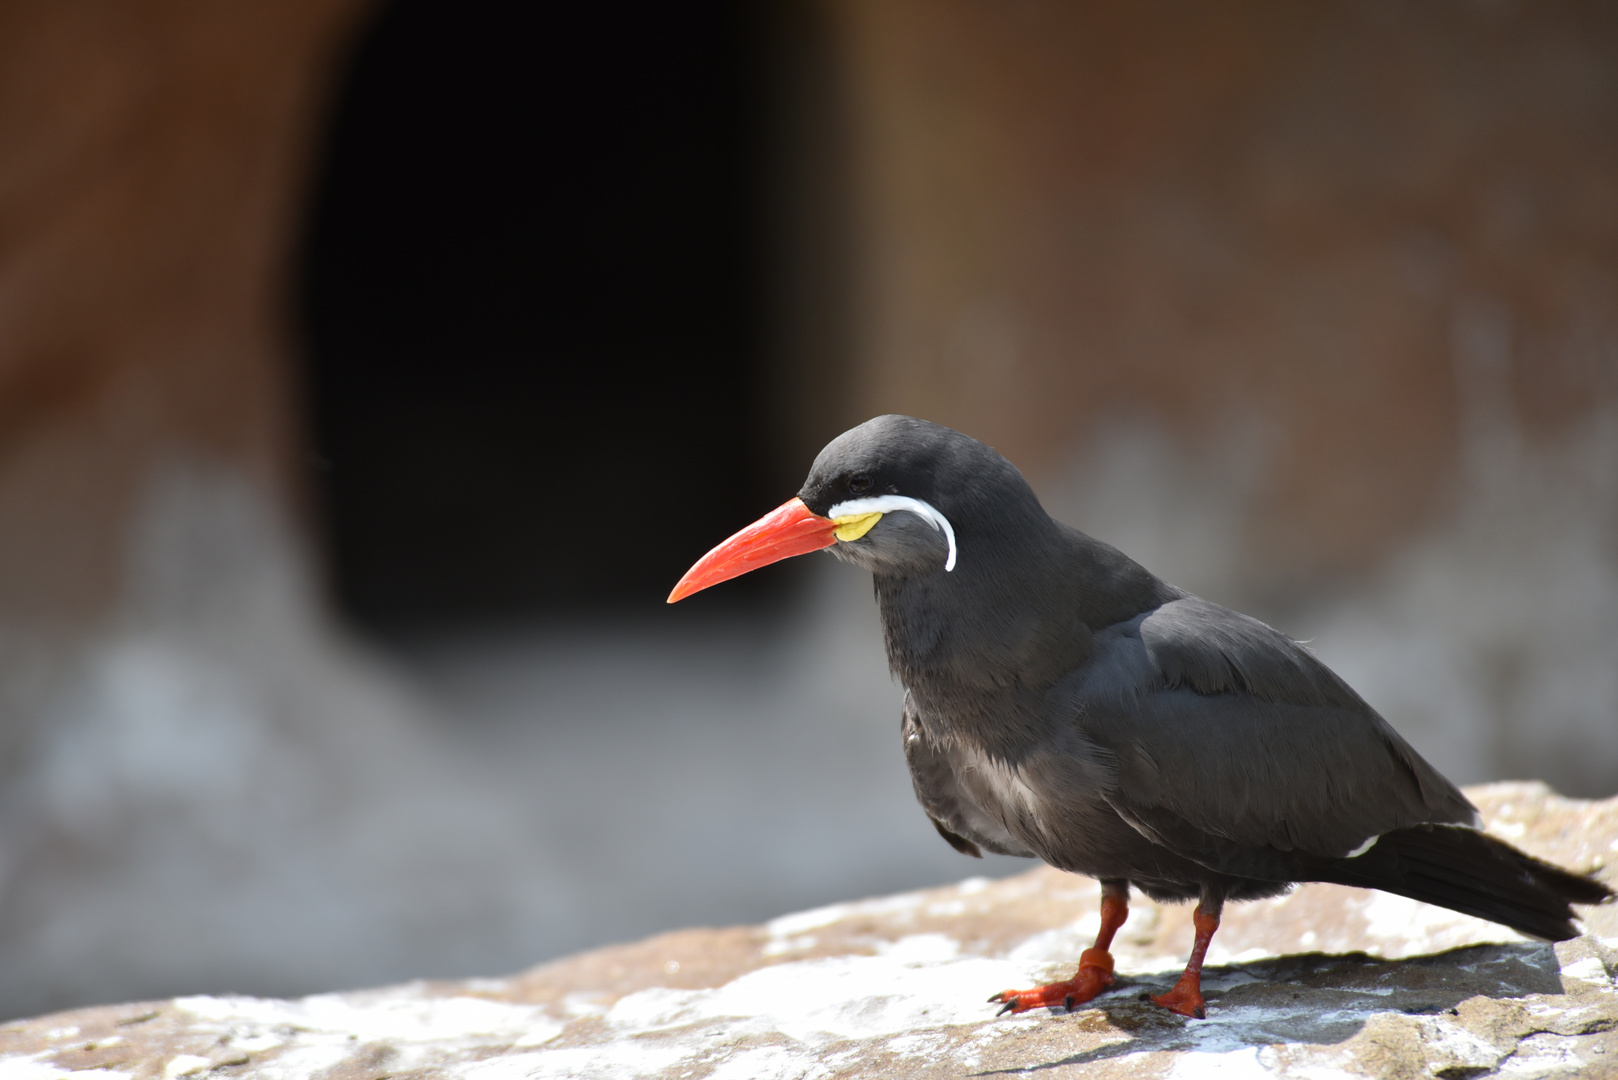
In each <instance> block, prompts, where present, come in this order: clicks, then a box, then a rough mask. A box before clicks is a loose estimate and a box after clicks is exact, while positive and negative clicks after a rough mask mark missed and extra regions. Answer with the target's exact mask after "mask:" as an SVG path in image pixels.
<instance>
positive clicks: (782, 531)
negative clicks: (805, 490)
mask: <svg viewBox="0 0 1618 1080" xmlns="http://www.w3.org/2000/svg"><path fill="white" fill-rule="evenodd" d="M836 531H837V523H836V522H835V521H833V520H832V519H831V518H823V517H821V516H820V515H819V514H817V513H815V512H814V511H813V510H810V509H809V508H808V507H807V506H805V505H803V500H802V499H788V500H787V501H786V502H784V503H782V504H781V505H780V506H778V507H776V508H775V509H774V510H771V511H770V512H769V513H768V514H765V515H764V516H763V517H761V518H759V519H758V520H757V521H755V522H753V524H751V525H749V526H748V527H747V528H745V529H743V530H742V531H741V532H739V533H737V534H736V535H735V536H732V537H731V538H730V539H729V540H726V541H725V542H724V543H723V544H720V545H719V546H718V547H716V548H714V549H713V550H712V551H710V552H708V554H706V555H704V556H703V557H702V558H700V559H698V560H697V564H696V565H695V566H693V567H692V568H691V569H689V570H687V571H686V572H685V577H683V578H681V579H680V583H679V584H678V585H676V586H674V591H673V592H671V593H669V603H671V604H672V603H674V602H675V601H676V600H684V599H685V598H686V597H688V596H690V595H691V594H692V593H694V592H701V591H702V590H703V589H706V588H707V587H708V586H710V585H717V584H719V583H720V582H721V581H729V580H730V579H731V578H733V577H740V576H741V575H743V574H745V573H747V572H748V571H750V570H757V569H758V568H759V567H761V566H768V565H769V564H770V563H772V562H779V561H780V560H782V559H789V558H791V557H792V556H794V555H804V554H807V553H808V552H811V551H819V550H820V549H821V548H824V547H831V546H832V545H833V544H835V543H836V542H837V537H836V535H835V533H836Z"/></svg>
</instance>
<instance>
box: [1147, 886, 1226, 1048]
mask: <svg viewBox="0 0 1618 1080" xmlns="http://www.w3.org/2000/svg"><path fill="white" fill-rule="evenodd" d="M1224 906H1225V890H1224V888H1223V887H1221V886H1217V885H1207V886H1204V887H1203V890H1202V900H1201V901H1200V902H1199V903H1198V904H1197V910H1196V911H1195V912H1194V913H1193V914H1192V916H1191V922H1192V925H1194V926H1195V927H1196V928H1197V938H1196V941H1195V942H1194V943H1193V944H1192V946H1191V959H1189V960H1187V961H1186V963H1185V973H1184V974H1183V975H1181V976H1180V981H1179V982H1177V983H1175V984H1174V988H1173V989H1172V990H1170V991H1169V992H1168V993H1166V994H1159V995H1158V996H1157V997H1154V998H1153V999H1152V1000H1153V1001H1155V1002H1157V1003H1158V1004H1159V1005H1161V1006H1163V1007H1164V1008H1165V1009H1168V1010H1169V1011H1170V1012H1177V1013H1179V1014H1180V1015H1181V1016H1189V1017H1191V1018H1192V1019H1194V1020H1204V1019H1206V1018H1207V1016H1208V1007H1207V1004H1206V1003H1205V1002H1204V1001H1203V1000H1202V960H1203V957H1205V956H1207V955H1208V943H1209V942H1210V941H1212V940H1213V936H1214V931H1215V930H1217V929H1219V912H1220V911H1221V910H1222V909H1223V908H1224Z"/></svg>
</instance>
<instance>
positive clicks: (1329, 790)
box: [1076, 596, 1476, 876]
mask: <svg viewBox="0 0 1618 1080" xmlns="http://www.w3.org/2000/svg"><path fill="white" fill-rule="evenodd" d="M1076 697H1077V702H1076V704H1077V706H1078V712H1079V720H1078V723H1079V725H1080V727H1081V728H1082V730H1083V732H1084V734H1085V735H1086V736H1088V737H1089V738H1090V739H1091V740H1092V741H1094V742H1095V743H1096V744H1098V745H1099V746H1100V747H1101V748H1102V749H1103V750H1104V751H1105V752H1106V753H1107V754H1108V755H1109V757H1110V759H1111V764H1112V766H1113V768H1114V770H1115V781H1114V783H1113V785H1112V787H1111V789H1110V790H1109V791H1107V792H1106V793H1105V796H1106V799H1107V801H1108V802H1109V803H1110V804H1111V805H1112V807H1113V809H1114V810H1116V811H1117V812H1118V814H1119V815H1120V816H1121V817H1123V818H1124V819H1125V820H1126V821H1128V822H1129V823H1130V824H1131V825H1133V826H1134V827H1135V828H1136V829H1137V830H1138V831H1140V832H1142V833H1143V834H1145V835H1146V836H1148V837H1149V838H1150V839H1152V840H1154V841H1156V842H1158V843H1161V844H1163V845H1164V846H1167V847H1169V848H1171V849H1173V850H1175V851H1176V852H1177V853H1179V854H1182V855H1185V856H1187V857H1189V858H1192V859H1195V860H1196V861H1198V862H1200V863H1202V864H1204V865H1208V866H1211V867H1213V868H1215V869H1219V870H1221V871H1228V872H1231V873H1252V874H1254V875H1255V876H1263V875H1262V874H1261V872H1260V871H1261V869H1262V867H1261V865H1260V864H1262V863H1263V862H1264V860H1263V858H1262V857H1261V855H1262V853H1264V852H1283V853H1285V852H1292V851H1299V852H1302V853H1306V854H1310V855H1321V856H1332V857H1343V856H1346V855H1348V854H1350V853H1352V852H1354V851H1355V850H1356V849H1358V848H1360V847H1361V845H1363V844H1364V843H1365V842H1366V841H1367V840H1369V839H1371V838H1373V837H1375V836H1378V835H1381V834H1382V833H1384V832H1388V831H1390V830H1392V829H1397V828H1402V827H1405V826H1409V825H1415V824H1419V823H1421V822H1453V823H1465V824H1471V823H1474V822H1475V821H1476V810H1475V809H1474V808H1473V807H1472V804H1471V803H1469V802H1468V801H1467V800H1466V797H1465V796H1463V795H1462V794H1461V793H1460V791H1459V790H1458V789H1457V788H1456V787H1455V786H1454V785H1453V784H1451V783H1450V782H1449V781H1448V780H1445V779H1444V778H1443V776H1441V775H1440V774H1439V773H1438V772H1437V770H1435V769H1434V768H1433V767H1432V766H1431V765H1429V764H1427V762H1426V761H1424V760H1423V759H1422V758H1421V756H1420V755H1419V754H1417V753H1416V752H1415V750H1414V749H1412V748H1411V747H1410V745H1409V744H1408V743H1406V742H1405V741H1404V740H1403V739H1402V738H1400V737H1399V735H1398V733H1397V732H1395V731H1394V730H1393V728H1391V727H1390V726H1389V725H1388V723H1387V721H1385V720H1383V719H1382V717H1380V716H1378V715H1377V713H1376V711H1375V710H1373V709H1372V708H1371V707H1370V706H1369V705H1367V704H1366V703H1365V702H1364V701H1363V700H1361V699H1360V697H1359V696H1358V695H1357V694H1355V693H1354V691H1353V690H1351V689H1349V687H1348V686H1347V684H1346V683H1344V682H1343V681H1342V680H1341V679H1339V678H1338V677H1337V676H1336V675H1335V674H1333V673H1332V671H1331V670H1330V669H1329V668H1327V667H1326V666H1325V665H1324V664H1322V663H1321V662H1320V661H1319V660H1317V659H1316V658H1315V657H1314V655H1313V654H1311V653H1310V652H1309V651H1308V650H1307V649H1305V648H1304V647H1303V646H1301V645H1299V644H1298V643H1297V642H1295V641H1293V640H1291V639H1290V638H1288V637H1286V636H1285V635H1284V634H1281V633H1279V632H1278V631H1276V630H1274V629H1272V628H1270V627H1269V626H1266V625H1265V624H1264V623H1261V622H1259V621H1258V620H1256V619H1252V618H1249V617H1247V616H1245V615H1241V614H1238V613H1236V612H1234V611H1231V610H1229V609H1227V608H1223V607H1220V606H1219V605H1217V604H1213V603H1209V602H1208V601H1206V600H1202V599H1200V598H1198V597H1189V596H1188V597H1184V598H1181V599H1178V600H1174V601H1172V602H1170V603H1167V604H1164V605H1162V606H1161V607H1159V608H1156V609H1154V610H1153V611H1151V612H1148V613H1147V614H1145V615H1144V616H1140V617H1137V618H1136V619H1133V620H1131V621H1130V622H1128V623H1122V624H1119V625H1117V626H1114V627H1109V628H1107V630H1105V631H1103V632H1102V633H1101V634H1100V635H1098V648H1097V652H1096V653H1095V655H1094V659H1093V662H1092V663H1091V664H1090V665H1088V667H1087V669H1086V671H1085V672H1084V674H1083V679H1082V683H1081V685H1080V686H1079V687H1078V692H1077V694H1076ZM1255 859H1256V860H1257V862H1254V860H1255Z"/></svg>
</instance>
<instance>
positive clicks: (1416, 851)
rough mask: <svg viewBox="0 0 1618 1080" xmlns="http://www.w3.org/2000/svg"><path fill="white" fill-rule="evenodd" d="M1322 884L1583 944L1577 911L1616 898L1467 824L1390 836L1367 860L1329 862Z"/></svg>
mask: <svg viewBox="0 0 1618 1080" xmlns="http://www.w3.org/2000/svg"><path fill="white" fill-rule="evenodd" d="M1327 862H1328V863H1329V865H1325V866H1322V867H1321V868H1320V877H1319V880H1321V881H1330V882H1335V883H1336V884H1339V885H1357V886H1360V887H1361V888H1368V889H1381V890H1382V891H1383V892H1391V893H1398V894H1399V895H1400V896H1408V897H1410V898H1411V899H1412V900H1421V901H1424V902H1426V903H1429V904H1437V905H1438V906H1440V907H1446V908H1449V909H1450V910H1451V911H1459V912H1462V913H1463V914H1466V915H1475V916H1477V917H1478V918H1480V919H1488V920H1489V921H1491V922H1497V923H1501V924H1503V925H1505V926H1509V927H1511V928H1512V929H1513V930H1516V931H1517V932H1518V933H1521V934H1526V935H1528V936H1530V937H1537V938H1542V939H1545V940H1548V941H1565V940H1567V939H1568V938H1571V937H1577V936H1578V934H1579V931H1578V928H1577V927H1575V926H1574V924H1573V919H1574V917H1575V915H1574V911H1573V909H1572V907H1571V906H1570V905H1571V904H1599V903H1602V902H1604V901H1607V900H1610V899H1612V896H1613V893H1612V890H1611V889H1609V888H1607V886H1606V885H1604V884H1602V883H1601V882H1599V881H1597V880H1595V879H1594V878H1593V877H1586V876H1584V875H1581V874H1574V873H1570V872H1569V871H1567V870H1563V869H1561V868H1560V867H1557V866H1552V865H1551V864H1550V863H1548V862H1545V861H1544V860H1542V859H1536V858H1534V857H1533V856H1532V855H1528V854H1525V853H1523V852H1521V851H1518V850H1517V849H1516V848H1514V847H1512V846H1511V845H1510V844H1507V843H1505V842H1504V841H1502V840H1496V839H1495V838H1494V837H1492V836H1489V835H1488V834H1487V833H1482V832H1479V831H1478V830H1476V829H1470V828H1467V827H1465V826H1461V825H1417V826H1414V827H1412V828H1408V829H1397V830H1395V831H1393V832H1389V833H1384V834H1383V835H1382V836H1381V837H1380V838H1379V839H1378V840H1377V842H1376V843H1375V844H1374V845H1372V847H1371V849H1370V850H1369V851H1367V852H1366V853H1365V854H1364V855H1361V856H1359V857H1358V858H1353V859H1331V860H1327Z"/></svg>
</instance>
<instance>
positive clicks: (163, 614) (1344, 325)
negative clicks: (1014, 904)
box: [0, 0, 1618, 1016]
mask: <svg viewBox="0 0 1618 1080" xmlns="http://www.w3.org/2000/svg"><path fill="white" fill-rule="evenodd" d="M890 411H892V412H906V413H912V414H916V415H920V416H925V417H928V418H930V419H933V420H937V421H940V422H943V423H946V424H949V425H952V426H955V427H958V428H961V429H963V430H965V431H967V432H969V433H971V434H973V435H976V436H978V437H979V438H981V439H983V440H985V441H986V442H989V443H991V444H993V445H995V446H997V447H998V448H1000V449H1001V450H1002V451H1003V452H1004V453H1006V454H1007V455H1008V456H1009V457H1011V458H1012V459H1013V460H1014V461H1016V462H1017V463H1018V464H1019V465H1020V466H1022V468H1023V469H1024V471H1025V472H1026V473H1027V474H1028V475H1029V476H1030V478H1031V479H1032V480H1033V482H1034V483H1035V486H1036V488H1037V489H1038V490H1039V492H1040V494H1041V496H1042V498H1043V499H1044V500H1045V502H1046V504H1047V506H1048V507H1049V508H1050V509H1051V510H1052V511H1053V513H1055V514H1056V515H1057V516H1059V517H1061V518H1063V519H1064V520H1067V521H1069V522H1071V523H1073V524H1075V525H1078V526H1079V527H1081V528H1083V529H1085V530H1087V531H1089V532H1091V533H1093V534H1094V535H1097V536H1099V537H1101V538H1103V539H1105V540H1108V541H1110V542H1112V543H1115V544H1117V545H1119V546H1120V547H1122V548H1124V549H1125V550H1126V551H1128V552H1129V553H1131V554H1132V555H1134V556H1135V557H1136V558H1137V559H1139V560H1141V561H1142V562H1144V563H1145V564H1146V565H1147V566H1148V567H1150V568H1152V569H1153V570H1155V571H1156V572H1157V573H1159V574H1161V575H1163V576H1165V577H1167V578H1168V579H1170V580H1172V581H1174V582H1176V583H1177V584H1180V585H1183V586H1185V587H1187V588H1190V589H1192V590H1194V591H1196V592H1199V593H1202V594H1204V595H1207V596H1209V597H1210V598H1212V599H1215V600H1218V601H1221V602H1224V603H1227V604H1231V605H1233V606H1237V607H1240V608H1242V609H1244V610H1247V611H1249V612H1251V613H1253V614H1255V615H1258V616H1260V617H1262V618H1264V619H1266V620H1267V621H1269V622H1272V623H1274V624H1276V625H1278V626H1280V627H1282V628H1283V629H1285V630H1286V631H1288V632H1289V633H1291V634H1292V635H1293V636H1295V637H1298V638H1301V639H1307V640H1309V641H1310V643H1311V644H1312V647H1314V648H1315V649H1316V650H1317V651H1318V652H1319V653H1320V654H1321V655H1322V656H1323V657H1324V658H1325V659H1326V660H1327V661H1328V662H1329V663H1331V664H1332V665H1333V666H1335V667H1336V668H1337V669H1338V670H1339V671H1340V672H1341V673H1342V674H1343V675H1345V676H1346V677H1347V678H1348V679H1349V681H1350V682H1352V683H1353V684H1354V685H1355V686H1356V687H1358V688H1359V689H1360V690H1361V692H1362V693H1363V694H1364V695H1365V696H1366V697H1367V698H1368V699H1369V700H1370V701H1371V702H1372V703H1373V704H1374V705H1376V706H1377V707H1378V708H1379V709H1380V710H1381V711H1382V712H1384V714H1385V715H1387V716H1388V718H1389V719H1390V720H1391V721H1392V722H1393V723H1394V724H1395V725H1396V726H1397V727H1398V728H1399V729H1400V730H1401V731H1403V732H1404V733H1405V734H1406V735H1407V736H1408V737H1409V738H1410V740H1411V741H1412V742H1413V743H1415V744H1416V746H1417V747H1418V748H1419V749H1420V750H1421V751H1422V752H1423V753H1424V754H1426V755H1427V756H1428V757H1430V758H1431V759H1432V760H1433V761H1434V762H1435V763H1436V764H1437V765H1438V766H1439V767H1440V768H1442V769H1444V770H1445V771H1446V772H1448V773H1449V774H1450V775H1451V776H1452V777H1453V778H1454V779H1456V780H1458V781H1461V782H1477V781H1483V780H1489V779H1494V778H1539V779H1544V780H1546V781H1547V782H1549V783H1551V784H1552V785H1553V786H1555V787H1556V788H1557V789H1558V790H1560V791H1562V792H1564V793H1566V794H1570V795H1579V796H1606V795H1611V794H1613V793H1614V792H1618V8H1614V7H1613V6H1612V5H1610V4H1605V3H1601V2H1599V0H1589V2H1548V3H1540V4H1533V5H1529V4H1521V3H1513V2H1511V0H1444V2H1439V3H1433V4H1426V5H1420V6H1411V5H1405V4H1399V3H1394V2H1380V0H1372V2H1365V3H1354V4H1317V5H1296V4H1287V3H1281V2H1244V3H1235V4H1227V5H1217V6H1214V5H1208V6H1187V5H1179V4H1168V3H1140V4H1130V5H1101V4H1095V5H1090V4H1074V3H1069V2H1066V0H1018V2H1015V3H989V2H987V0H929V2H926V3H923V2H921V0H890V2H886V3H882V4H866V3H858V2H855V0H786V2H783V3H779V4H773V5H759V4H750V3H744V2H741V0H736V2H733V3H713V2H707V3H692V4H685V5H677V6H675V7H670V6H669V5H658V4H651V3H633V2H631V3H622V4H614V5H566V6H564V7H563V8H554V9H553V8H546V7H534V6H532V5H519V4H516V3H512V2H509V0H508V2H499V0H461V2H459V3H450V2H448V0H388V2H379V0H283V2H281V3H277V4H263V3H249V2H245V0H224V2H221V0H121V2H116V3H114V2H107V0H65V2H64V0H18V2H14V3H10V4H7V5H5V6H4V8H3V10H0V768H3V772H4V776H3V780H0V1014H3V1015H6V1016H16V1015H22V1014H27V1013H35V1012H40V1011H44V1010H47V1009H54V1008H60V1007H66V1006H72V1005H78V1004H85V1003H91V1002H104V1001H113V1000H121V999H131V998H141V997H156V996H164V995H170V994H175V993H185V992H225V991H236V992H249V993H257V994H278V995H287V994H297V993H304V992H310V991H316V990H322V989H334V988H340V987H352V986H360V985H366V984H378V983H383V982H388V981H393V980H402V979H407V978H412V977H418V976H463V975H474V974H483V975H494V974H500V973H504V972H509V971H514V970H517V969H520V968H523V967H525V966H528V965H530V964H532V963H535V962H538V961H541V960H544V959H547V958H550V957H554V956H557V955H560V954H562V953H564V952H568V951H571V950H576V949H581V948H586V947H589V946H593V945H597V944H602V943H605V942H609V941H614V940H622V939H627V938H632V937H636V936H641V935H645V934H649V933H652V932H655V931H658V930H662V929H667V928H671V927H674V926H678V925H686V924H724V923H732V922H743V921H754V920H759V919H762V918H766V917H769V916H772V915H775V914H779V913H782V912H785V911H789V910H793V909H796V908H803V907H808V906H812V905H816V904H821V903H827V902H831V901H835V900H840V899H848V898H853V897H856V896H861V895H868V894H872V893H879V892H883V891H888V890H895V889H902V888H908V887H915V886H921V885H928V884H934V883H939V882H944V881H949V880H954V879H957V878H960V877H964V876H967V875H970V874H973V873H990V874H1002V873H1009V872H1012V871H1014V870H1017V869H1020V868H1022V867H1023V866H1025V865H1026V864H1024V863H1020V862H1017V861H1015V860H991V861H990V862H989V863H987V864H980V863H976V862H973V861H970V860H966V859H963V858H961V857H959V856H957V855H956V854H955V853H954V852H952V851H951V850H949V849H948V848H947V847H946V846H945V845H944V844H942V843H941V842H940V841H939V840H938V839H937V837H936V836H935V835H934V834H933V832H932V830H931V828H930V827H929V826H928V824H927V821H926V819H925V818H924V817H923V816H922V814H921V813H920V812H919V811H918V810H917V809H916V808H915V806H914V805H913V803H912V801H911V796H910V792H909V784H908V780H907V777H906V775H905V772H904V767H903V764H902V758H901V755H900V751H899V746H898V738H897V734H898V733H897V726H898V724H897V721H898V706H899V691H898V689H897V688H896V687H895V686H894V685H893V684H892V683H891V682H890V681H889V679H888V676H887V674H886V671H885V665H884V661H883V658H882V654H881V646H880V639H879V634H878V631H877V626H876V617H875V612H874V608H873V605H872V603H871V601H870V598H869V585H868V582H867V580H866V579H865V578H864V576H863V575H862V574H860V573H859V572H858V571H855V570H854V569H852V568H849V567H843V566H838V565H834V564H833V563H832V561H831V560H829V559H823V558H820V557H818V556H817V557H815V558H811V559H803V560H798V561H797V563H796V564H793V565H785V566H779V567H775V568H772V569H771V570H769V571H768V572H765V573H760V574H757V575H754V576H752V577H750V578H748V579H744V580H742V581H738V582H735V583H732V584H730V585H727V586H726V587H725V588H723V589H718V590H714V591H712V592H709V593H704V594H702V595H700V596H698V597H695V598H693V599H691V600H688V601H686V602H685V603H682V604H680V605H678V606H677V607H674V608H668V607H665V606H664V605H663V603H662V599H663V597H664V595H665V594H666V592H667V590H668V588H669V587H670V586H671V585H672V583H673V582H674V580H675V579H676V578H677V577H678V576H679V574H680V573H681V572H682V571H683V570H684V569H685V567H686V566H687V565H689V564H690V563H691V562H692V561H693V560H694V559H695V558H696V557H698V556H699V555H700V554H701V553H702V552H703V551H705V550H706V549H707V548H708V547H709V546H711V545H712V544H714V543H716V542H717V541H718V540H720V539H722V538H723V537H724V536H726V535H728V534H729V533H730V532H731V531H733V530H734V529H735V528H737V527H739V526H741V525H743V524H745V523H746V522H748V521H750V520H752V519H753V518H754V517H756V516H757V515H758V514H759V513H761V512H762V511H764V510H766V509H768V508H770V507H773V506H775V505H776V504H777V503H779V502H781V501H782V500H783V499H785V498H786V497H788V496H789V495H790V494H791V493H792V492H793V491H795V490H796V488H797V485H798V483H799V482H800V480H801V477H802V475H803V473H804V472H805V471H806V469H807V466H808V463H809V461H810V460H811V458H812V456H813V454H814V452H815V450H817V449H818V448H819V446H820V445H822V444H823V443H824V442H825V441H827V440H828V439H829V438H830V437H831V436H833V435H835V434H836V433H837V432H839V431H841V430H843V429H844V428H846V427H848V426H850V425H852V424H853V423H856V422H858V421H860V420H862V419H864V418H866V417H868V416H871V415H874V414H876V413H881V412H890Z"/></svg>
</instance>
